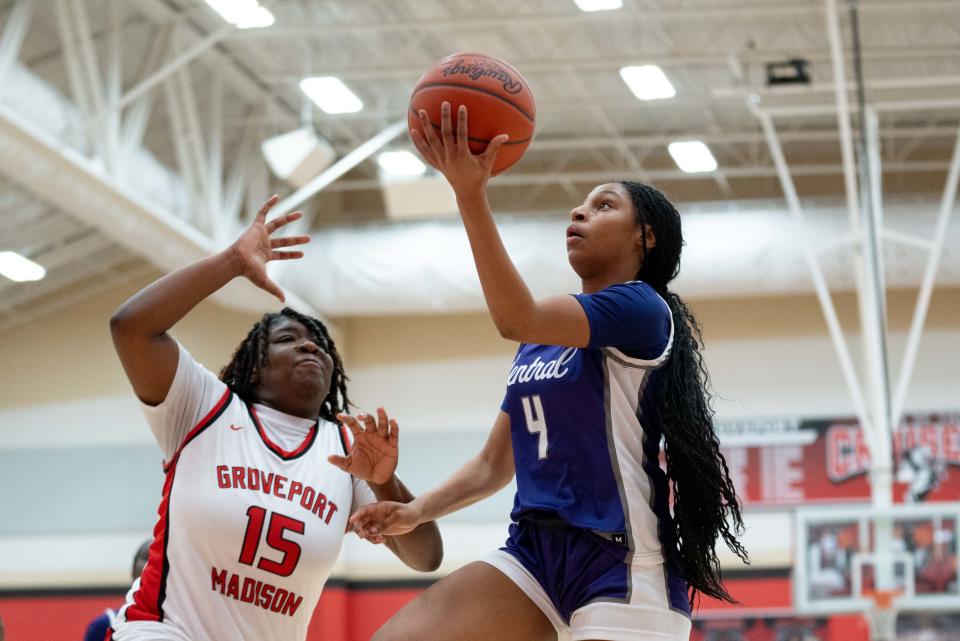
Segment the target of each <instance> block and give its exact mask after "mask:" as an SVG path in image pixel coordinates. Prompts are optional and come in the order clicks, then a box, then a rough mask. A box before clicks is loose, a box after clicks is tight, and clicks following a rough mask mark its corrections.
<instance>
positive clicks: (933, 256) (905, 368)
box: [893, 128, 960, 425]
mask: <svg viewBox="0 0 960 641" xmlns="http://www.w3.org/2000/svg"><path fill="white" fill-rule="evenodd" d="M958 178H960V128H958V130H957V141H956V143H955V144H954V147H953V158H952V159H951V160H950V169H949V171H948V172H947V182H946V184H945V185H944V188H943V196H942V197H941V199H940V213H939V214H938V216H937V226H936V230H935V231H934V234H933V247H932V248H931V249H930V254H929V256H927V266H926V268H925V269H924V272H923V280H922V281H921V284H920V293H919V295H918V296H917V305H916V307H915V308H914V310H913V321H912V322H911V323H910V333H909V334H908V335H907V346H906V348H905V350H904V353H903V364H902V365H901V366H900V375H899V377H898V378H897V386H896V393H895V395H894V401H893V420H894V421H895V423H894V424H895V425H898V424H899V423H900V421H901V420H902V418H903V405H904V402H905V401H906V397H907V389H908V388H909V386H910V377H911V376H912V375H913V367H914V365H915V364H916V361H917V351H918V349H919V348H920V335H921V333H922V332H923V324H924V322H925V321H926V319H927V309H928V308H929V307H930V294H931V293H932V291H933V282H934V280H935V279H936V276H937V268H938V267H939V266H940V255H941V253H942V252H943V244H944V241H945V240H946V237H947V227H948V226H949V225H950V216H951V215H952V214H953V207H954V201H955V200H956V197H957V179H958Z"/></svg>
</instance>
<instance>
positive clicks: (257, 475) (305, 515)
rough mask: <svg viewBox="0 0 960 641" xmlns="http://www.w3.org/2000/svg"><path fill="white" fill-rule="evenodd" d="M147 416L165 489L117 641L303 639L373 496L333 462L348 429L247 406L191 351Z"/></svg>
mask: <svg viewBox="0 0 960 641" xmlns="http://www.w3.org/2000/svg"><path fill="white" fill-rule="evenodd" d="M144 413H145V414H146V416H147V420H148V422H149V423H150V427H151V429H152V430H153V432H154V435H155V436H156V437H157V440H158V442H159V443H160V446H161V448H162V449H163V450H164V456H165V463H164V470H165V472H166V481H165V483H164V486H163V497H162V500H161V502H160V508H159V510H158V520H157V525H156V527H155V528H154V541H153V544H152V545H151V547H150V556H149V560H148V562H147V565H146V567H145V568H144V570H143V573H142V574H141V577H140V578H139V579H138V580H137V581H135V582H134V584H133V587H132V588H131V590H130V592H129V593H128V594H127V601H126V605H125V606H124V607H123V609H122V610H120V612H119V614H118V616H117V621H116V623H115V624H114V628H113V629H114V636H113V638H114V639H116V640H117V641H145V640H147V639H150V640H151V641H156V640H158V639H163V640H167V639H175V640H176V641H224V640H226V639H230V640H231V641H245V640H249V641H254V640H265V639H270V640H271V641H302V640H303V639H304V638H305V637H306V633H307V626H308V624H309V622H310V617H311V616H312V614H313V610H314V608H315V607H316V604H317V601H318V600H319V598H320V592H321V590H322V589H323V585H324V583H325V582H326V580H327V577H328V576H329V574H330V570H331V568H332V567H333V564H334V562H335V561H336V558H337V555H338V553H339V551H340V547H341V545H342V543H343V537H344V534H345V532H346V530H347V520H348V518H349V517H350V515H351V514H352V513H353V512H354V511H355V510H356V509H357V508H359V507H360V506H361V505H364V504H366V503H371V502H373V501H374V500H375V498H374V496H373V493H372V491H371V490H370V488H369V487H368V486H367V484H366V483H365V482H363V481H358V480H356V479H354V478H353V477H352V476H351V475H349V474H347V473H345V472H343V471H342V470H340V469H338V468H336V467H335V466H333V465H331V464H330V463H329V462H328V461H327V456H328V455H330V454H342V453H344V452H345V451H346V450H347V449H348V448H349V443H350V441H349V440H348V432H347V431H346V430H342V431H341V428H340V427H338V426H337V425H334V424H333V423H330V422H327V421H323V420H321V421H319V422H314V421H310V420H306V419H301V418H297V417H294V416H289V415H286V414H282V413H280V412H277V411H275V410H272V409H271V408H268V407H265V406H262V405H253V406H248V405H247V404H246V403H244V402H243V401H242V400H241V399H240V398H239V397H238V396H236V395H235V394H233V393H232V392H230V390H229V389H228V388H227V387H226V385H224V384H223V383H222V382H221V381H219V380H218V379H217V378H216V377H215V376H214V375H213V374H212V373H211V372H209V371H208V370H206V369H204V368H203V367H202V366H201V365H200V364H199V363H197V362H196V361H194V360H193V358H191V356H190V354H189V353H188V352H187V351H186V350H185V349H183V347H180V357H179V363H178V366H177V373H176V376H175V378H174V382H173V384H172V385H171V388H170V391H169V392H168V394H167V398H166V399H165V400H164V402H163V403H161V404H160V405H158V406H156V407H149V406H144Z"/></svg>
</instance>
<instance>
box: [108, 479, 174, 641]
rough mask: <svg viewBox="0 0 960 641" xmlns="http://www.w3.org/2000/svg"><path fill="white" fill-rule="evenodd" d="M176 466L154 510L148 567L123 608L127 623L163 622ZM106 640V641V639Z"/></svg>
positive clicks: (144, 569) (165, 483)
mask: <svg viewBox="0 0 960 641" xmlns="http://www.w3.org/2000/svg"><path fill="white" fill-rule="evenodd" d="M176 471H177V469H176V467H172V468H170V470H169V471H168V472H167V478H166V480H165V481H164V483H163V498H162V499H160V507H159V508H157V517H158V518H157V524H156V525H155V526H154V528H153V542H152V543H151V544H150V553H149V555H148V556H147V564H146V565H145V566H144V567H143V572H142V573H141V574H140V587H139V588H137V591H136V592H134V593H133V597H132V601H133V602H132V603H131V604H130V605H129V606H127V607H125V608H124V609H123V618H124V620H126V621H162V620H163V600H164V598H165V597H166V583H167V573H168V572H169V570H170V563H169V561H168V560H167V542H168V539H169V537H168V533H169V529H170V489H171V488H172V487H173V477H174V475H175V474H176ZM105 641H109V637H107V639H106V640H105Z"/></svg>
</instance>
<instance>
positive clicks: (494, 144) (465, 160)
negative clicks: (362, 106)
mask: <svg viewBox="0 0 960 641" xmlns="http://www.w3.org/2000/svg"><path fill="white" fill-rule="evenodd" d="M440 114H441V115H440V136H439V137H438V136H437V134H436V132H435V131H434V130H433V124H432V123H431V122H430V117H429V116H427V112H426V111H424V110H423V109H421V110H420V113H419V114H417V115H418V116H419V118H420V128H421V130H422V131H417V130H416V129H413V130H411V132H410V136H411V138H413V144H414V146H415V147H416V148H417V151H419V152H420V155H421V156H423V158H424V160H426V161H427V162H428V163H430V164H431V165H432V166H433V167H434V168H436V169H437V170H439V171H440V173H442V174H443V175H444V176H445V177H446V179H447V182H449V183H450V186H451V187H453V190H454V191H455V192H457V193H458V194H460V193H469V192H470V191H471V190H476V189H483V188H484V186H486V184H487V181H488V180H490V172H491V171H492V169H493V161H494V160H496V158H497V152H498V151H499V150H500V147H501V146H502V145H503V143H505V142H506V141H507V139H508V138H509V136H507V135H506V134H500V135H499V136H495V137H494V138H493V140H491V141H490V143H489V144H488V145H487V149H486V151H484V152H483V153H480V154H474V153H472V152H471V151H470V144H469V138H468V137H467V108H466V107H465V106H464V105H460V109H459V110H458V112H457V133H456V136H454V134H453V120H452V118H451V115H450V103H449V102H446V101H444V103H443V105H442V106H441V108H440Z"/></svg>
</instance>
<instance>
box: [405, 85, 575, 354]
mask: <svg viewBox="0 0 960 641" xmlns="http://www.w3.org/2000/svg"><path fill="white" fill-rule="evenodd" d="M420 118H421V123H422V131H423V133H421V132H419V131H413V132H411V135H412V136H413V141H414V144H415V145H416V147H417V150H418V151H419V152H420V154H421V155H422V156H423V157H424V158H425V159H426V160H427V161H428V162H429V163H430V164H431V165H433V166H434V167H436V168H437V169H438V170H439V171H440V172H442V173H443V175H444V176H445V177H446V178H447V181H448V182H449V183H450V186H451V187H453V190H454V193H455V194H456V197H457V206H458V207H459V209H460V215H461V218H462V219H463V225H464V228H465V229H466V232H467V237H468V239H469V240H470V249H471V251H472V252H473V259H474V262H475V263H476V266H477V273H478V275H479V276H480V285H481V286H482V288H483V296H484V298H485V299H486V302H487V308H488V309H489V310H490V316H491V317H492V318H493V322H494V324H496V326H497V329H498V330H499V332H500V335H501V336H503V337H504V338H509V339H511V340H515V341H519V342H523V343H544V344H550V345H569V346H571V347H586V345H587V343H588V342H589V340H590V326H589V324H588V322H587V317H586V315H585V314H584V311H583V309H582V308H581V307H580V305H579V304H578V303H577V301H576V300H574V299H573V298H571V297H570V296H548V297H545V298H540V299H535V298H534V297H533V295H532V294H531V293H530V290H529V289H528V288H527V285H526V283H525V282H524V281H523V278H522V277H521V276H520V273H519V272H518V271H517V269H516V267H515V266H514V264H513V261H512V260H510V256H509V255H508V254H507V250H506V248H505V247H504V246H503V241H502V240H501V239H500V233H499V232H498V231H497V226H496V223H495V222H494V219H493V213H492V211H491V209H490V203H489V202H488V200H487V182H488V181H489V180H490V175H491V169H492V167H493V162H494V160H495V158H496V156H497V152H498V150H499V149H500V147H501V145H502V144H503V143H504V142H506V136H497V137H496V138H494V139H493V140H492V141H490V145H489V146H488V147H487V150H486V151H485V152H484V153H482V154H473V153H471V152H470V148H469V145H468V138H467V126H468V125H467V108H466V107H464V106H461V107H460V109H459V110H458V114H457V118H458V120H457V127H456V136H454V134H453V126H452V120H451V113H450V104H449V103H446V102H445V103H443V108H442V115H441V130H440V136H437V135H436V133H434V131H433V127H431V126H430V124H429V120H428V119H427V115H426V112H421V114H420Z"/></svg>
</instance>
